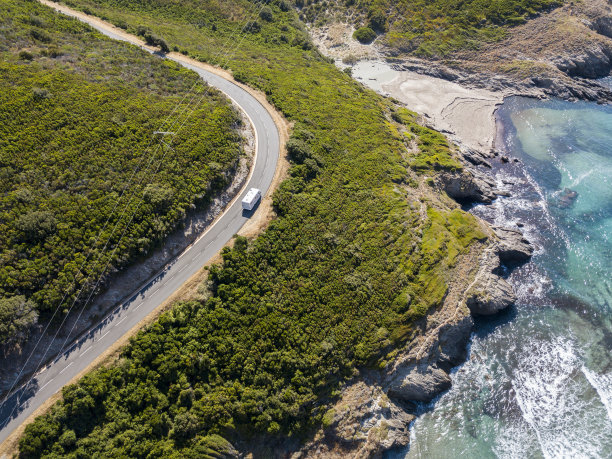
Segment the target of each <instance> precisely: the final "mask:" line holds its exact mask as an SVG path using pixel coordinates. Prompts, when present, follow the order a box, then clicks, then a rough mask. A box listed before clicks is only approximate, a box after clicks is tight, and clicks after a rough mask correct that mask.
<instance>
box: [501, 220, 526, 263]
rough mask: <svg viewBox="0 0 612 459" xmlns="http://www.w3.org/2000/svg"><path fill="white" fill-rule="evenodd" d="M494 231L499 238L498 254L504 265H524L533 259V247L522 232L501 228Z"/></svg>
mask: <svg viewBox="0 0 612 459" xmlns="http://www.w3.org/2000/svg"><path fill="white" fill-rule="evenodd" d="M493 229H494V230H495V234H497V236H498V237H499V242H498V244H497V254H498V255H499V259H500V260H501V262H502V263H508V264H516V263H524V262H526V261H527V260H529V259H530V258H531V256H532V255H533V247H532V246H531V244H530V243H529V241H528V240H527V239H525V237H524V236H523V234H522V233H521V232H520V231H518V230H515V229H511V228H504V227H501V226H496V227H494V228H493Z"/></svg>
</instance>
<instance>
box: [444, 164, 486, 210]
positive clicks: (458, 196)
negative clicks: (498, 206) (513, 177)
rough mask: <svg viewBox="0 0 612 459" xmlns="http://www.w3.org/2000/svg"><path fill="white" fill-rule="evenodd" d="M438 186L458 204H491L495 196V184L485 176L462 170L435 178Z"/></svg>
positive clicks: (476, 172)
mask: <svg viewBox="0 0 612 459" xmlns="http://www.w3.org/2000/svg"><path fill="white" fill-rule="evenodd" d="M436 180H437V183H438V186H440V187H441V188H442V189H443V190H444V191H446V193H447V194H448V195H449V196H450V197H451V198H453V199H455V200H456V201H459V202H482V203H486V204H488V203H491V202H492V201H493V200H494V199H495V198H496V197H497V195H496V194H495V182H493V180H491V179H490V178H489V177H487V176H486V175H485V174H483V173H481V172H479V171H476V170H468V169H464V170H463V171H461V172H446V173H442V174H439V175H438V177H437V179H436Z"/></svg>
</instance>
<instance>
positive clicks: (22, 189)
mask: <svg viewBox="0 0 612 459" xmlns="http://www.w3.org/2000/svg"><path fill="white" fill-rule="evenodd" d="M0 29H1V30H2V33H0V298H13V297H14V298H21V296H25V297H26V298H27V299H28V300H29V301H32V302H34V303H35V305H36V308H37V309H38V310H39V311H40V312H41V313H42V314H45V313H50V312H52V311H53V310H54V309H56V308H57V307H58V306H59V305H60V303H61V302H62V298H63V297H64V295H66V300H65V301H64V304H63V306H62V309H64V310H66V309H67V308H68V307H69V305H70V304H72V300H73V298H74V296H75V294H76V292H77V291H78V290H79V288H80V287H82V286H85V287H86V288H91V287H92V286H93V284H94V283H95V281H96V280H97V277H98V275H99V274H100V273H102V272H103V270H104V267H105V266H106V264H107V263H110V267H109V269H107V270H106V274H110V273H112V272H113V271H115V270H117V269H120V268H121V267H122V266H125V265H127V264H128V263H130V262H131V261H133V260H135V259H137V258H138V257H141V256H143V255H145V254H146V253H147V252H148V251H149V249H150V248H151V247H153V246H154V245H155V244H157V243H158V242H159V241H161V240H162V238H163V237H164V236H166V235H167V234H168V233H169V232H170V231H171V230H172V229H173V228H174V227H175V226H176V225H177V223H179V222H180V221H181V219H182V218H183V216H184V215H185V213H186V212H187V211H188V210H189V209H190V207H192V206H193V205H194V204H198V203H203V202H205V201H206V199H207V197H208V195H209V194H210V193H211V191H212V190H214V189H215V187H219V186H220V185H221V184H222V183H223V182H224V181H225V178H224V177H225V176H224V174H225V173H227V172H228V171H230V170H231V169H232V168H233V167H234V166H235V164H236V162H237V160H238V157H239V154H240V145H239V136H238V134H237V132H236V130H235V129H234V127H235V125H236V124H237V123H239V118H238V116H237V115H236V114H235V113H234V110H233V108H232V107H231V106H230V105H229V104H228V103H227V102H226V101H225V99H223V98H222V97H221V96H220V95H219V94H218V93H217V92H216V91H212V92H211V93H210V95H208V96H207V97H205V99H204V101H203V103H202V105H201V106H200V107H199V108H198V109H197V110H196V111H195V112H193V113H192V114H191V116H189V117H188V118H187V116H186V115H187V113H188V112H187V111H186V112H185V117H184V119H185V120H186V123H185V125H184V126H183V128H182V129H181V132H180V135H177V136H176V138H175V139H174V145H173V148H174V149H173V150H170V149H167V148H160V147H159V144H158V143H157V142H154V143H153V147H152V148H150V149H149V150H147V146H148V145H149V142H150V141H151V138H152V132H153V131H154V130H155V129H157V128H159V126H160V125H161V124H162V122H163V120H165V119H166V117H167V116H168V115H169V114H170V113H171V111H172V109H173V108H174V107H175V106H176V105H177V103H179V102H180V101H181V100H182V99H183V97H184V95H185V94H187V93H188V91H189V89H190V88H191V87H192V85H193V84H194V83H195V82H196V81H197V80H196V75H195V74H194V73H192V72H188V71H186V70H182V69H181V68H180V67H179V66H178V65H176V64H174V63H171V62H169V61H165V60H162V59H159V58H156V57H153V56H150V55H148V54H147V53H145V52H142V51H140V50H138V49H136V48H134V47H133V46H129V45H127V44H124V43H119V42H114V41H111V40H108V39H105V38H103V37H102V36H101V35H100V34H98V33H96V32H94V31H92V30H91V29H90V28H89V27H87V26H85V25H83V24H81V23H79V22H78V21H76V20H72V19H69V18H67V17H65V16H62V15H59V14H55V13H53V12H52V11H51V10H50V9H48V8H46V7H43V6H42V5H40V4H39V3H38V2H36V1H33V0H26V1H24V0H5V1H3V2H1V3H0ZM186 100H188V99H186ZM183 106H185V105H182V107H183ZM173 119H176V117H174V118H173ZM180 121H181V122H182V121H183V119H181V120H180ZM179 125H180V123H177V124H176V126H175V127H177V128H178V126H179ZM136 169H138V172H137V173H136V174H135V175H134V176H133V175H132V174H133V171H134V170H136ZM143 187H145V188H144V190H143ZM124 190H126V192H125V194H124V195H123V198H121V194H122V192H123V191H124ZM143 191H144V201H143V202H142V204H141V205H138V204H139V202H140V195H142V194H143ZM130 198H131V200H130ZM128 202H129V203H130V204H129V206H128V208H127V210H126V211H125V212H124V211H123V209H124V208H125V207H124V206H125V204H126V203H128ZM116 206H117V207H116ZM115 207H116V211H115V212H114V213H113V209H115ZM134 212H135V214H134V218H133V222H132V224H131V225H130V226H129V228H128V229H127V231H126V232H125V235H124V237H123V238H122V239H121V235H122V233H123V231H124V227H125V225H126V224H127V222H128V221H129V218H130V217H131V216H132V214H133V213H134ZM109 217H111V218H110V221H109V222H108V224H106V225H105V222H106V221H107V218H109ZM99 234H100V236H99V237H98V235H99ZM107 241H109V242H108V245H106V244H107ZM105 245H106V250H104V247H105ZM115 249H116V250H115ZM98 256H101V258H99V259H98ZM86 260H87V262H86V263H85V267H84V269H83V270H82V271H81V272H80V273H79V268H80V267H81V265H82V264H83V263H84V262H85V261H86ZM88 276H91V277H90V278H89V280H87V278H88ZM85 291H87V289H86V290H85ZM83 297H86V295H83V296H82V298H83ZM22 303H23V302H22V301H9V302H8V303H6V304H5V306H3V307H6V308H8V307H9V305H15V307H21V306H20V305H21V304H22ZM28 304H29V303H28ZM15 313H17V311H15ZM28 317H32V316H31V315H29V316H28ZM1 321H2V319H0V322H1ZM22 323H23V322H22ZM0 327H4V324H2V323H0ZM7 327H8V326H7ZM2 330H4V328H2ZM7 330H8V331H7V333H11V332H10V330H12V328H11V327H8V328H7ZM22 331H23V330H22ZM22 331H20V332H19V333H17V332H16V333H15V336H17V335H20V336H22V337H23V333H22ZM0 337H2V338H4V332H2V333H0ZM2 342H3V343H4V344H9V343H10V341H7V340H5V339H2Z"/></svg>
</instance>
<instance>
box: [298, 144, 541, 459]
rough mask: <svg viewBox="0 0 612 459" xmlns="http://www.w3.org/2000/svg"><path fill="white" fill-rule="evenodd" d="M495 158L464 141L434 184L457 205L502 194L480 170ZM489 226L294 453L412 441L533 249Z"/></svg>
mask: <svg viewBox="0 0 612 459" xmlns="http://www.w3.org/2000/svg"><path fill="white" fill-rule="evenodd" d="M494 158H496V155H495V154H494V153H490V154H485V153H482V152H479V151H474V150H470V149H466V148H464V149H463V153H462V158H461V160H462V162H463V164H464V170H463V171H462V172H460V173H447V174H441V175H440V176H438V177H437V179H436V186H437V187H438V188H439V189H440V190H444V191H446V192H447V193H448V194H449V196H451V197H453V198H454V199H456V200H457V202H459V203H461V204H467V203H490V202H492V200H493V199H495V198H496V197H497V196H498V195H504V194H505V193H504V192H502V191H500V190H497V189H496V186H495V183H494V182H493V180H491V179H490V178H489V177H488V176H487V175H486V172H485V171H484V170H486V169H488V168H490V164H489V162H490V161H491V160H493V159H494ZM497 160H498V161H500V160H501V157H499V156H498V157H497ZM483 169H484V170H483ZM487 227H488V228H489V231H490V234H489V241H488V242H487V243H486V246H485V247H482V246H480V247H477V248H475V249H474V250H473V251H472V253H470V254H469V255H468V256H466V258H465V259H464V260H463V261H462V265H463V266H462V267H460V268H458V269H459V270H461V271H462V276H461V279H459V280H458V281H456V282H453V283H452V284H451V286H450V288H449V291H448V293H447V295H446V298H445V300H444V302H443V304H442V306H441V307H440V308H437V309H436V310H434V311H432V312H431V313H430V314H429V315H428V316H427V317H426V318H424V319H422V320H421V321H420V322H419V323H418V324H417V326H416V329H415V331H414V334H413V336H412V337H411V338H410V339H408V341H407V345H406V347H405V348H404V349H402V350H401V351H400V353H399V354H398V356H397V357H396V358H395V359H394V361H393V362H392V363H390V364H388V365H387V367H385V368H384V369H383V370H382V371H376V370H363V371H362V372H361V373H360V374H359V375H357V376H356V377H355V378H354V380H353V381H351V382H349V383H347V384H346V386H345V387H344V388H343V389H342V397H341V398H340V400H339V401H338V402H336V403H335V404H334V406H333V407H332V408H331V409H330V410H329V411H328V412H327V414H326V416H325V421H324V424H325V425H324V427H323V428H322V429H321V430H320V431H319V432H317V434H316V435H315V437H314V439H313V440H312V441H311V442H309V443H308V444H307V445H305V446H304V447H303V448H301V449H300V450H299V452H297V453H294V455H293V456H292V457H293V458H294V459H298V458H306V457H325V458H329V457H338V458H340V457H343V456H347V455H348V456H349V457H381V456H382V454H383V453H384V452H386V451H390V450H395V449H399V448H404V447H407V446H408V445H409V443H410V425H411V423H412V422H413V421H414V420H415V419H416V417H417V416H418V414H419V410H420V408H419V404H422V403H428V402H430V401H432V400H433V399H435V398H436V397H437V396H439V395H440V394H441V393H443V392H444V391H446V390H448V389H449V388H450V387H451V378H450V372H451V370H452V369H453V368H454V367H456V366H458V365H460V364H462V363H463V362H465V360H466V359H467V357H468V348H469V342H470V337H471V334H472V330H473V325H474V317H475V316H479V315H492V314H496V313H498V312H500V311H502V310H504V309H506V308H508V307H510V306H512V305H513V304H514V303H515V301H516V296H515V294H514V292H513V289H512V287H511V286H510V284H509V283H508V282H507V281H506V277H507V274H508V273H509V271H511V270H512V269H513V268H514V267H516V266H519V265H520V264H522V263H525V262H527V261H528V260H529V259H530V258H531V256H532V254H533V247H532V246H531V244H530V243H529V242H528V241H527V240H526V239H525V238H524V236H523V234H522V233H521V232H520V231H517V230H515V229H511V228H504V227H491V226H488V225H487ZM468 279H469V284H467V282H468ZM466 284H467V285H466Z"/></svg>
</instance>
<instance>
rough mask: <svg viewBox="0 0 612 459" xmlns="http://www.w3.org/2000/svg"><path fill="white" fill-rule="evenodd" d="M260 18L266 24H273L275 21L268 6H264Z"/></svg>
mask: <svg viewBox="0 0 612 459" xmlns="http://www.w3.org/2000/svg"><path fill="white" fill-rule="evenodd" d="M259 17H260V18H261V19H263V20H264V21H266V22H272V20H273V19H274V15H273V14H272V10H271V9H270V7H268V6H264V7H263V8H262V10H261V11H260V12H259Z"/></svg>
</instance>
